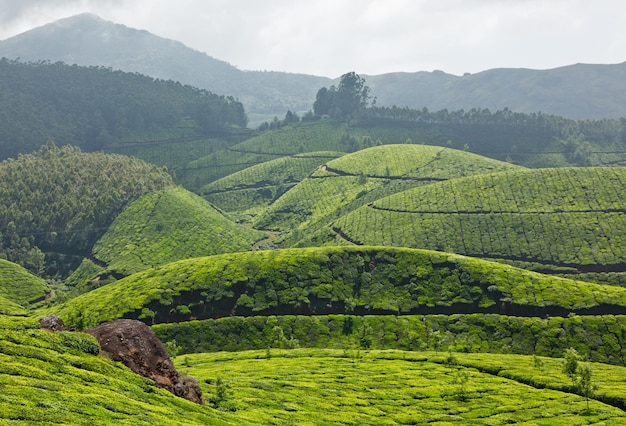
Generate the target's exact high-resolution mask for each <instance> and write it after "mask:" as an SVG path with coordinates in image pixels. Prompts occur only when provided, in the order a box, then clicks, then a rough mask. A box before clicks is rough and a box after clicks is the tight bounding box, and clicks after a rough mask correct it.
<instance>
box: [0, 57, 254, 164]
mask: <svg viewBox="0 0 626 426" xmlns="http://www.w3.org/2000/svg"><path fill="white" fill-rule="evenodd" d="M0 72H1V73H2V75H3V76H4V78H3V79H2V81H1V82H0V93H2V94H3V95H2V98H1V100H0V110H2V111H3V114H1V115H0V159H4V158H8V157H17V154H18V153H22V154H24V153H28V152H31V151H34V150H36V149H38V148H39V147H40V146H41V145H43V144H44V143H45V142H46V140H48V139H54V140H57V141H64V142H65V143H69V144H72V145H76V146H79V147H81V148H83V149H84V150H87V151H91V150H96V149H101V148H103V147H105V146H108V145H111V144H113V143H115V142H119V141H124V140H134V139H135V138H139V139H142V140H145V138H146V137H147V135H155V136H157V138H162V137H163V136H167V137H181V136H198V135H205V136H206V135H211V134H215V133H223V132H224V131H225V130H226V129H229V128H232V127H234V126H235V127H245V126H246V122H247V118H246V115H245V113H244V110H243V106H242V104H241V103H239V102H236V101H235V100H234V99H232V98H225V97H224V96H217V95H214V94H212V93H210V92H207V91H206V90H200V89H197V88H194V87H191V86H183V85H182V84H180V83H177V82H174V81H163V80H155V79H153V78H151V77H147V76H143V75H140V74H130V73H123V72H121V71H112V70H111V69H105V68H98V67H89V68H87V67H79V66H76V65H74V66H69V65H65V64H62V63H55V64H51V63H45V62H39V63H28V64H26V63H20V62H14V61H8V60H7V59H4V58H3V59H2V60H0ZM189 121H191V124H192V126H191V127H190V126H188V125H186V122H189ZM181 125H182V128H179V126H181Z"/></svg>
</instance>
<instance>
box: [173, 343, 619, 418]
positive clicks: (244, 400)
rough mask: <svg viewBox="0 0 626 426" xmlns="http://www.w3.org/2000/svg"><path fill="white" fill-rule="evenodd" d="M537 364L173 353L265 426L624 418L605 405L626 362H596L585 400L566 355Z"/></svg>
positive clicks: (385, 354)
mask: <svg viewBox="0 0 626 426" xmlns="http://www.w3.org/2000/svg"><path fill="white" fill-rule="evenodd" d="M536 361H537V359H536V358H533V357H530V356H519V355H517V356H511V355H508V356H503V355H478V356H474V355H470V354H445V353H444V354H441V353H432V352H430V353H428V352H427V353H412V352H401V351H360V350H353V349H346V350H314V351H313V350H302V349H295V350H271V351H254V352H240V353H216V354H197V355H184V356H181V357H178V358H176V363H177V366H178V367H179V368H181V369H183V370H186V371H188V372H189V373H190V374H192V375H193V376H194V377H198V378H199V379H200V383H201V385H202V386H203V390H204V392H205V393H206V394H207V395H213V401H214V404H215V405H217V406H218V407H222V409H225V410H232V411H235V413H236V414H237V415H238V416H239V418H241V419H242V421H246V420H247V421H250V422H256V423H261V424H341V425H357V424H366V425H370V424H371V425H374V424H375V425H398V424H441V425H443V424H471V425H503V424H513V423H514V424H533V425H568V426H569V425H583V424H626V415H625V414H624V412H623V411H622V410H620V409H619V408H616V407H613V406H611V405H609V403H615V402H622V403H623V395H624V392H625V391H626V389H625V388H624V384H623V380H622V379H621V378H622V377H623V375H624V367H615V366H606V365H599V364H593V365H592V368H593V371H594V374H595V375H594V379H595V380H597V382H598V384H599V388H598V390H597V392H596V394H595V398H597V399H598V401H596V400H593V399H592V400H591V402H590V404H589V406H587V402H586V400H585V398H584V397H582V396H579V395H576V394H573V393H571V389H569V386H568V382H569V379H568V378H567V376H566V375H565V374H564V373H562V372H561V365H562V362H563V361H562V360H561V359H548V358H541V362H542V363H543V366H541V367H540V366H536V365H537V364H538V363H537V362H536ZM528 384H530V386H529V385H528ZM224 387H226V389H227V391H226V392H225V391H223V389H224ZM219 390H222V391H221V392H219ZM218 392H219V393H218Z"/></svg>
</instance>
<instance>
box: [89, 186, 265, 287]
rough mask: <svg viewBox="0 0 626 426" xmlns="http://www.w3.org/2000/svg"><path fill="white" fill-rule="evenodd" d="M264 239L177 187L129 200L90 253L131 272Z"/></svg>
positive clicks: (120, 271) (125, 272)
mask: <svg viewBox="0 0 626 426" xmlns="http://www.w3.org/2000/svg"><path fill="white" fill-rule="evenodd" d="M264 237H265V234H264V233H262V232H259V231H255V230H253V229H250V228H245V227H242V226H241V225H237V224H235V223H233V222H231V221H230V220H228V219H227V218H226V217H224V216H223V215H222V214H221V213H220V212H219V211H217V210H216V209H215V208H214V207H213V206H211V205H210V204H209V203H207V202H206V201H205V200H203V199H202V198H200V197H199V196H197V195H195V194H193V193H191V192H189V191H187V190H185V189H183V188H180V187H176V188H170V189H166V190H163V191H156V192H152V193H150V194H147V195H145V196H143V197H142V198H140V199H138V200H136V201H134V202H133V203H131V204H130V205H129V206H128V208H126V210H124V211H123V212H122V213H121V214H120V215H119V216H118V217H117V218H116V219H115V220H114V221H113V223H112V225H111V226H110V228H109V229H108V230H107V232H106V233H105V234H104V235H103V236H102V238H100V240H98V242H97V243H96V244H95V245H94V248H93V254H94V257H95V258H96V259H97V260H99V261H100V262H104V263H105V264H106V265H107V269H108V270H109V271H112V272H114V273H118V274H122V275H130V274H132V273H135V272H139V271H142V270H144V269H147V268H149V267H154V266H158V265H163V264H165V263H169V262H173V261H176V260H181V259H187V258H191V257H199V256H209V255H213V254H220V253H229V252H236V251H247V250H251V248H252V245H253V243H255V242H256V241H257V240H260V239H262V238H264ZM90 279H93V277H90Z"/></svg>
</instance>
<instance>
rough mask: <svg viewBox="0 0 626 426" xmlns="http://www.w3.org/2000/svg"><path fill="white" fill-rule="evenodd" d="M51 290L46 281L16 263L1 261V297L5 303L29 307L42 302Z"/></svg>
mask: <svg viewBox="0 0 626 426" xmlns="http://www.w3.org/2000/svg"><path fill="white" fill-rule="evenodd" d="M49 292H50V288H49V287H48V284H47V283H46V281H45V280H44V279H42V278H39V277H38V276H36V275H33V274H32V273H31V272H28V271H27V270H26V269H24V268H23V267H21V266H19V265H16V264H15V263H12V262H9V261H6V260H4V259H0V297H2V298H4V299H5V303H7V302H9V301H10V302H13V303H15V304H16V305H22V306H27V305H29V304H31V303H34V302H37V301H39V300H42V299H43V298H44V297H45V296H46V295H47V294H48V293H49Z"/></svg>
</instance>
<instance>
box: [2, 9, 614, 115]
mask: <svg viewBox="0 0 626 426" xmlns="http://www.w3.org/2000/svg"><path fill="white" fill-rule="evenodd" d="M0 56H5V57H7V58H9V59H15V58H20V59H21V60H23V61H37V60H51V61H53V62H56V61H63V62H67V63H69V64H74V63H76V64H78V65H102V66H105V67H112V68H114V69H121V70H123V71H130V72H139V73H142V74H147V75H150V76H152V77H156V78H163V79H172V80H177V81H180V82H182V83H185V84H190V85H193V86H197V87H200V88H203V89H207V90H210V91H212V92H214V93H217V94H220V95H232V96H234V97H235V98H237V99H239V100H240V101H241V102H242V103H243V104H244V105H245V107H246V110H247V111H248V112H250V113H268V114H276V115H282V114H284V113H285V112H286V111H287V110H288V109H291V110H294V111H305V110H309V109H310V108H311V106H312V104H313V101H314V100H315V95H316V93H317V90H318V89H319V88H321V87H328V86H330V85H331V84H336V80H331V79H330V78H326V77H317V76H311V75H305V74H290V73H284V72H260V71H242V70H239V69H237V68H235V67H234V66H232V65H230V64H228V63H226V62H223V61H220V60H217V59H215V58H212V57H210V56H208V55H206V54H205V53H202V52H199V51H196V50H193V49H190V48H188V47H186V46H185V45H183V44H182V43H180V42H177V41H173V40H168V39H164V38H161V37H158V36H155V35H153V34H151V33H149V32H147V31H142V30H136V29H132V28H128V27H126V26H123V25H119V24H115V23H113V22H108V21H105V20H102V19H100V18H99V17H97V16H95V15H92V14H81V15H76V16H73V17H70V18H66V19H61V20H58V21H55V22H53V23H50V24H47V25H44V26H42V27H39V28H35V29H33V30H30V31H27V32H25V33H22V34H20V35H17V36H15V37H12V38H9V39H7V40H4V41H0ZM348 71H351V70H346V72H348ZM355 71H357V72H358V70H355ZM364 77H365V79H366V83H367V84H368V85H369V86H370V87H371V89H372V95H373V96H374V97H376V98H377V104H378V105H387V106H391V105H397V106H400V107H404V106H408V107H411V108H418V109H421V108H422V107H427V108H429V109H430V110H439V109H443V108H447V109H448V110H458V109H461V108H463V109H466V110H467V109H471V108H490V109H492V110H497V109H503V108H505V107H508V108H509V109H511V110H513V111H519V112H538V111H542V112H545V113H550V114H556V115H562V116H565V117H569V118H603V117H613V118H616V117H623V116H626V102H625V100H626V62H625V63H622V64H617V65H587V64H576V65H571V66H566V67H561V68H555V69H550V70H530V69H492V70H487V71H484V72H480V73H476V74H466V75H464V76H455V75H452V74H446V73H444V72H442V71H434V72H416V73H389V74H382V75H377V76H364Z"/></svg>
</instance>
